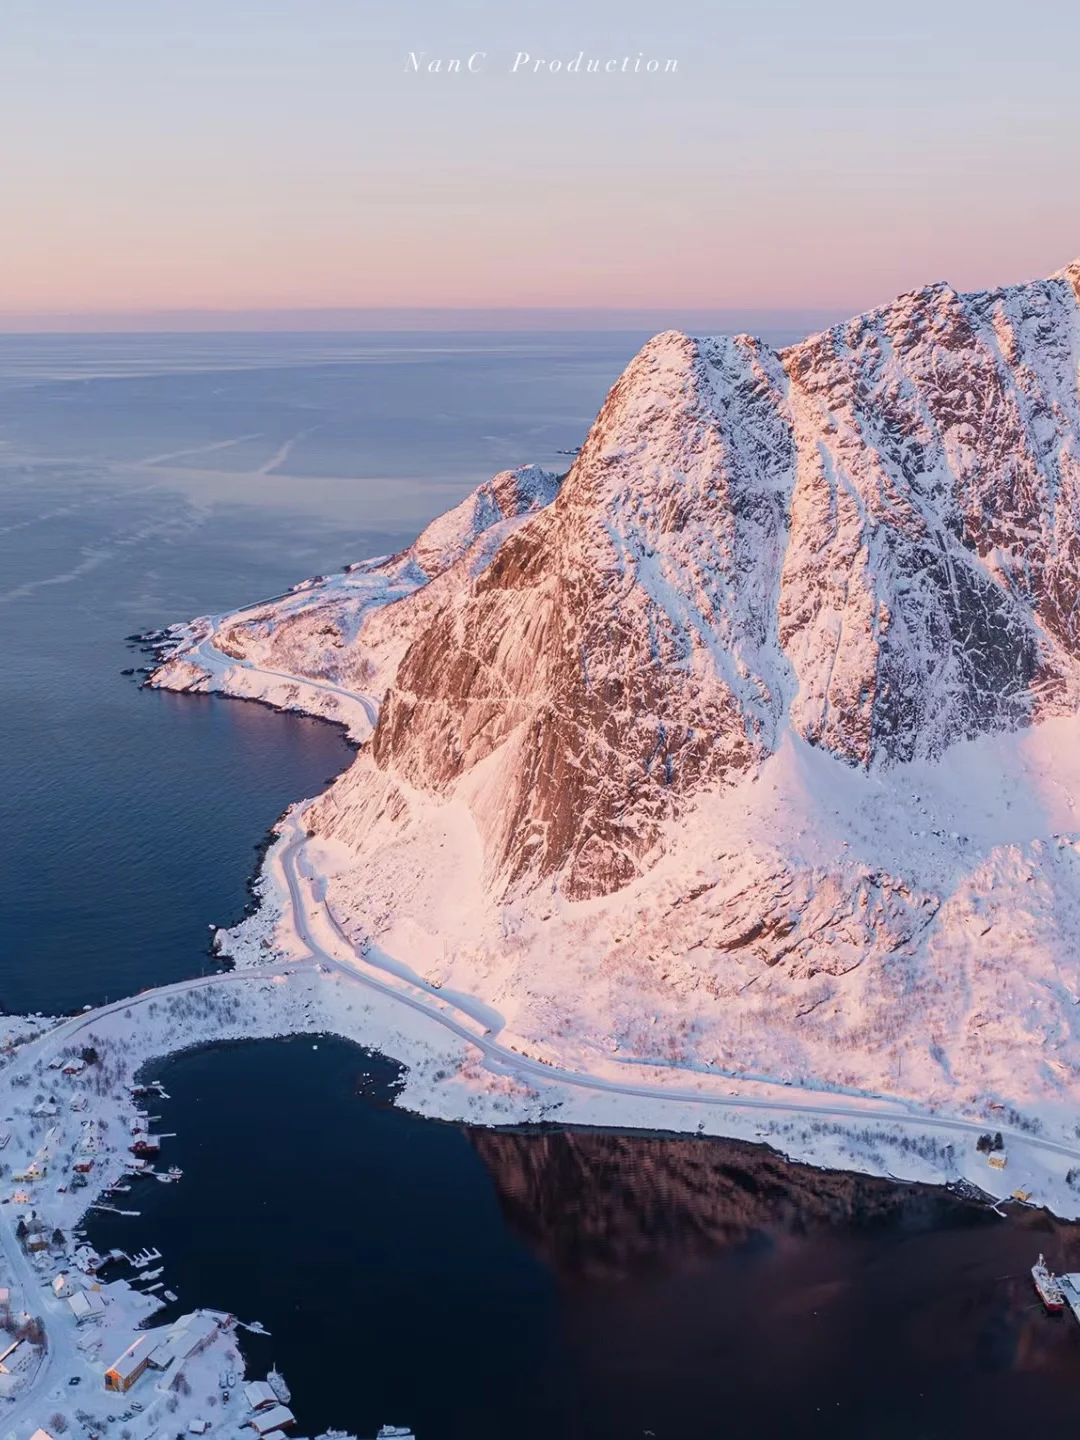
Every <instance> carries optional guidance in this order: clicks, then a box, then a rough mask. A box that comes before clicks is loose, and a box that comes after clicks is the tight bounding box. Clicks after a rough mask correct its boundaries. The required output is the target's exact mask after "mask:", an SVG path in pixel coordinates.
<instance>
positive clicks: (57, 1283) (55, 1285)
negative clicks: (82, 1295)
mask: <svg viewBox="0 0 1080 1440" xmlns="http://www.w3.org/2000/svg"><path fill="white" fill-rule="evenodd" d="M52 1290H53V1294H54V1295H55V1296H56V1298H57V1299H58V1300H66V1299H67V1298H68V1296H69V1295H74V1293H75V1286H74V1285H73V1284H72V1283H71V1281H70V1279H69V1278H68V1276H67V1275H65V1274H64V1273H63V1271H61V1273H60V1274H59V1275H57V1277H56V1279H55V1280H54V1281H53V1282H52Z"/></svg>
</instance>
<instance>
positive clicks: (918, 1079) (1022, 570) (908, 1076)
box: [160, 263, 1080, 1135]
mask: <svg viewBox="0 0 1080 1440" xmlns="http://www.w3.org/2000/svg"><path fill="white" fill-rule="evenodd" d="M1078 373H1080V263H1078V264H1076V265H1073V266H1071V267H1070V268H1069V269H1067V270H1065V271H1062V272H1061V273H1060V274H1059V275H1056V276H1054V277H1051V278H1050V279H1049V280H1046V281H1041V282H1037V283H1034V284H1030V285H1024V286H1018V287H1013V288H1010V289H1006V290H1001V291H996V292H993V293H982V294H977V295H966V296H965V295H958V294H957V293H956V292H954V291H953V290H951V289H950V288H949V287H947V286H944V285H934V286H930V287H928V288H926V289H925V290H921V291H918V292H915V293H913V294H910V295H906V296H902V297H900V298H899V299H898V300H896V301H894V302H893V303H892V304H890V305H887V306H885V307H883V308H881V309H879V310H876V311H873V312H871V313H869V314H867V315H864V316H861V317H859V318H858V319H855V320H853V321H851V322H849V323H848V324H846V325H840V326H836V327H834V328H833V329H831V330H829V331H826V332H825V333H824V334H822V335H819V336H814V337H811V338H810V339H808V340H806V341H804V342H802V343H801V344H799V345H795V346H792V347H790V348H788V349H786V350H784V351H781V352H774V351H772V350H770V349H769V348H768V347H767V346H765V345H764V344H762V343H761V342H760V341H757V340H753V339H751V338H749V337H746V336H739V337H735V338H722V339H707V340H694V339H690V338H689V337H687V336H684V335H678V334H674V333H669V334H665V335H661V336H658V337H657V338H656V339H655V340H653V341H651V342H650V343H649V344H648V345H646V346H645V347H644V349H643V350H642V351H641V352H640V354H639V355H638V356H637V357H636V358H635V359H634V360H633V362H632V363H631V364H630V366H629V367H628V368H627V370H626V372H625V373H624V375H623V376H622V377H621V378H620V379H619V381H618V382H617V384H616V385H615V386H614V388H613V390H612V391H611V394H610V395H609V397H608V400H607V402H606V403H605V405H604V407H603V409H602V410H601V412H600V415H599V416H598V418H597V420H596V422H595V424H594V426H593V427H592V429H591V431H590V433H589V436H588V437H587V439H586V442H585V444H584V446H583V447H582V450H581V453H580V455H579V457H578V459H577V460H576V462H575V464H574V466H573V468H572V469H571V471H570V473H569V475H568V476H567V477H566V478H565V480H564V482H563V483H562V486H561V489H559V491H558V494H557V496H554V492H555V489H556V484H555V482H554V481H553V480H552V479H551V478H550V477H543V476H542V475H541V474H537V473H536V472H511V474H510V476H509V477H507V476H503V477H499V478H498V479H497V481H496V482H493V486H495V487H496V488H497V487H499V486H500V485H501V486H502V488H503V489H504V490H505V489H506V488H507V487H510V488H511V489H512V490H513V493H514V496H515V497H516V498H515V499H514V500H513V501H511V502H509V503H507V502H506V501H504V500H503V499H501V498H499V496H498V495H497V494H495V495H494V499H491V497H489V496H488V495H486V494H485V495H481V494H480V492H478V495H477V497H474V498H473V499H472V500H470V501H469V502H467V503H466V506H465V509H464V512H463V513H459V512H458V511H455V512H451V516H449V517H445V519H444V520H443V521H440V522H436V524H435V525H434V526H433V527H430V529H429V531H427V532H425V536H424V537H421V541H419V542H417V545H416V546H414V547H413V549H412V550H411V551H409V552H407V553H406V555H405V556H403V557H396V558H395V560H393V561H391V562H387V563H383V564H381V565H378V566H375V567H373V568H366V569H364V570H361V571H360V572H358V573H357V574H356V575H355V576H346V577H343V578H342V579H339V580H335V581H333V582H323V583H322V584H321V585H320V586H319V587H317V588H316V589H313V590H311V591H308V592H305V593H304V594H303V595H301V596H299V597H295V598H290V599H289V600H286V601H284V602H280V603H279V604H277V605H271V606H266V607H262V608H261V609H257V610H255V611H251V612H245V613H243V614H240V615H239V616H237V617H232V618H231V619H229V620H227V621H225V622H223V623H222V624H221V625H219V626H218V628H217V630H216V636H215V644H216V645H217V646H219V647H220V648H222V649H224V650H226V651H228V653H229V654H231V655H235V656H238V657H240V658H241V659H242V660H244V661H246V662H248V663H249V664H253V665H255V666H261V667H267V668H274V669H278V670H287V671H288V672H289V673H291V674H296V675H299V674H306V675H308V676H311V677H316V678H317V677H323V678H324V679H325V678H326V677H328V676H329V677H333V683H335V684H337V685H340V686H342V687H346V688H348V687H353V688H356V689H359V690H363V691H365V692H368V693H370V694H371V695H372V696H375V697H382V698H381V700H380V708H379V715H378V724H377V726H376V728H375V731H374V734H373V736H372V739H371V743H370V744H369V745H366V746H365V747H364V748H363V749H362V750H361V752H360V753H359V754H358V756H357V759H356V761H355V763H354V765H353V766H352V767H351V768H350V770H349V771H347V772H346V773H345V775H343V776H342V777H340V779H339V780H338V781H337V782H336V783H335V784H334V785H333V786H332V787H331V788H330V789H329V790H328V791H327V792H326V793H325V794H324V795H323V796H321V797H320V798H319V799H318V800H317V801H315V802H313V803H312V804H311V805H310V806H309V807H308V808H307V809H306V811H305V824H306V826H307V828H308V830H309V831H310V832H311V834H312V839H311V841H310V842H309V846H308V849H309V852H310V859H311V860H312V861H313V862H314V863H316V864H319V865H321V867H322V869H323V871H324V874H325V876H326V885H327V899H328V902H329V904H330V906H331V909H332V910H333V913H334V914H335V915H336V917H337V918H338V920H339V921H340V922H341V924H342V925H343V926H344V928H345V929H346V931H347V932H348V933H350V934H351V936H352V937H353V939H354V941H355V943H356V945H357V946H358V947H364V946H368V947H375V948H377V949H378V950H379V951H380V952H381V953H382V954H384V955H385V956H388V957H389V958H391V959H393V960H396V961H400V962H402V963H405V964H407V965H409V966H412V967H413V968H415V969H417V970H419V971H420V972H422V973H424V974H426V975H428V976H429V978H431V979H432V980H437V981H439V982H441V983H444V984H448V985H452V986H453V987H455V988H457V989H459V990H462V991H468V992H471V993H473V994H476V995H478V996H480V997H481V998H482V999H483V1000H484V1001H486V1002H487V1003H489V1004H491V1005H493V1006H495V1007H496V1008H497V1009H498V1010H499V1011H500V1012H501V1014H502V1015H503V1016H504V1018H505V1021H506V1030H507V1033H508V1034H511V1035H514V1036H516V1037H517V1041H518V1043H520V1045H521V1046H522V1047H523V1048H525V1049H528V1050H529V1051H530V1052H531V1053H534V1054H540V1055H544V1056H547V1057H548V1058H558V1059H559V1060H560V1061H561V1062H562V1063H567V1064H572V1065H573V1066H575V1067H576V1068H578V1069H586V1070H587V1069H589V1067H590V1063H592V1062H594V1061H595V1060H596V1057H598V1056H600V1055H603V1056H604V1057H606V1058H607V1059H610V1057H611V1056H616V1057H618V1058H621V1059H627V1060H631V1059H639V1060H642V1059H643V1060H647V1061H649V1062H650V1063H656V1064H663V1065H676V1066H687V1067H691V1068H693V1067H700V1066H702V1065H707V1066H711V1067H713V1068H715V1069H717V1070H719V1071H720V1072H722V1073H729V1074H733V1075H741V1076H752V1075H762V1076H771V1077H776V1076H778V1075H779V1076H789V1077H793V1078H803V1079H807V1080H812V1081H814V1082H815V1083H818V1084H822V1083H824V1084H831V1085H838V1086H845V1087H854V1088H857V1089H870V1090H873V1091H875V1092H884V1093H892V1094H901V1095H904V1096H907V1097H909V1098H912V1099H916V1100H919V1101H920V1102H924V1103H932V1104H940V1105H946V1104H947V1105H949V1106H951V1107H953V1108H956V1109H967V1110H968V1111H970V1112H971V1113H975V1114H981V1113H984V1107H985V1106H986V1105H987V1104H988V1103H989V1102H990V1101H991V1100H994V1101H995V1102H1002V1103H1008V1104H1011V1105H1014V1106H1015V1107H1017V1109H1018V1110H1019V1111H1026V1112H1028V1113H1029V1114H1031V1113H1036V1112H1037V1113H1038V1115H1039V1116H1041V1117H1042V1118H1041V1121H1040V1123H1043V1124H1046V1125H1048V1126H1051V1127H1052V1128H1053V1129H1055V1130H1060V1131H1061V1132H1062V1133H1068V1134H1070V1135H1071V1126H1072V1121H1071V1119H1070V1118H1069V1117H1070V1116H1071V1114H1072V1112H1073V1111H1074V1109H1075V1105H1076V1102H1077V1099H1078V1098H1080V1043H1078V1042H1080V1036H1078V1035H1077V1033H1076V1031H1077V1026H1078V1024H1080V1011H1078V1010H1077V1008H1076V1007H1077V1005H1078V1004H1080V952H1078V948H1077V946H1078V942H1077V940H1076V938H1075V937H1076V935H1077V922H1078V920H1080V870H1078V866H1080V857H1078V854H1077V845H1078V844H1080V827H1078V826H1077V824H1076V820H1075V809H1074V807H1075V805H1076V803H1077V802H1078V801H1080V718H1078V711H1080V688H1078V679H1080V671H1078V666H1080V631H1078V625H1080V621H1078V617H1077V610H1076V588H1077V581H1078V578H1080V548H1078V547H1080V534H1078V530H1080V393H1078ZM522 475H528V476H530V477H531V479H530V480H529V482H528V483H527V484H525V483H524V482H523V481H522V480H520V479H514V477H515V476H518V477H520V476H522ZM482 488H483V487H482ZM525 491H527V492H528V494H527V495H526V494H525V493H524V492H525ZM553 496H554V498H552V497H553ZM495 501H497V502H498V503H497V504H496V503H495ZM549 502H550V503H549ZM489 505H490V508H486V507H488V506H489ZM496 511H497V517H496V518H494V520H493V522H492V521H491V520H489V518H488V517H489V516H492V517H495V516H496ZM455 517H456V518H455ZM499 517H501V518H499ZM444 532H445V533H444ZM376 590H377V591H378V596H377V598H373V597H374V596H375V591H376ZM354 592H355V593H354ZM388 600H392V601H394V603H385V602H386V601H388ZM183 651H184V647H183V644H182V645H181V648H180V653H178V656H177V658H176V659H175V660H173V661H171V662H170V663H169V664H167V665H166V666H165V668H164V670H163V671H162V672H161V676H160V679H161V680H162V682H164V683H181V682H182V681H183V678H184V673H185V672H184V670H183V666H185V665H190V664H191V663H192V658H185V654H184V653H183ZM188 654H189V656H192V657H193V656H194V651H193V650H191V649H190V647H189V651H188ZM194 663H196V664H197V663H198V660H197V657H195V661H194ZM170 667H171V668H170Z"/></svg>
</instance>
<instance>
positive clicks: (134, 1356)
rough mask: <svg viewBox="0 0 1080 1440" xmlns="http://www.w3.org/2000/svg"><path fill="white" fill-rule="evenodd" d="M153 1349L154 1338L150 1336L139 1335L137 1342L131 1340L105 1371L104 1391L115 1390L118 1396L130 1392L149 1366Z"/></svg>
mask: <svg viewBox="0 0 1080 1440" xmlns="http://www.w3.org/2000/svg"><path fill="white" fill-rule="evenodd" d="M155 1348H156V1347H155V1345H154V1337H153V1336H152V1335H150V1334H146V1335H140V1336H139V1338H138V1339H137V1340H133V1341H132V1342H131V1344H130V1345H129V1346H128V1348H127V1349H126V1350H125V1351H124V1353H123V1354H122V1355H121V1356H120V1357H119V1359H117V1360H114V1361H113V1363H112V1364H111V1365H110V1366H109V1368H108V1369H107V1370H106V1371H105V1389H106V1390H115V1391H117V1392H118V1393H119V1394H123V1393H124V1392H125V1391H127V1390H130V1389H131V1387H132V1385H134V1384H135V1381H136V1380H138V1378H139V1376H140V1375H141V1374H142V1373H143V1371H144V1370H145V1369H146V1367H147V1365H149V1363H150V1357H151V1355H153V1353H154V1350H155Z"/></svg>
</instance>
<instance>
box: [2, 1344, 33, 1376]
mask: <svg viewBox="0 0 1080 1440" xmlns="http://www.w3.org/2000/svg"><path fill="white" fill-rule="evenodd" d="M32 1359H33V1350H32V1348H31V1346H29V1345H28V1344H27V1343H26V1341H25V1340H14V1341H13V1342H12V1343H11V1344H10V1345H9V1346H8V1347H7V1349H6V1350H5V1351H4V1352H3V1353H2V1354H0V1375H19V1374H21V1372H22V1371H23V1370H25V1369H26V1367H27V1365H29V1364H30V1361H31V1360H32Z"/></svg>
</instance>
